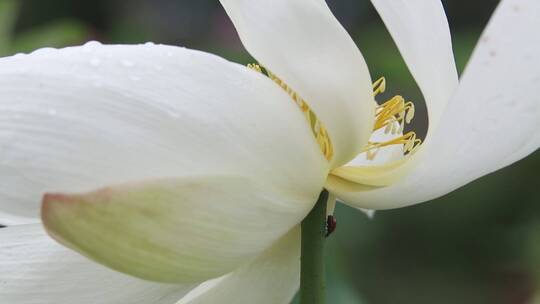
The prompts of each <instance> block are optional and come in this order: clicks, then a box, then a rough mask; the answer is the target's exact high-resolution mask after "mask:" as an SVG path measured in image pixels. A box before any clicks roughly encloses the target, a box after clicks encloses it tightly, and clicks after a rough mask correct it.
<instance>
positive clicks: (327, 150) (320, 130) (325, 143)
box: [248, 64, 334, 161]
mask: <svg viewBox="0 0 540 304" xmlns="http://www.w3.org/2000/svg"><path fill="white" fill-rule="evenodd" d="M248 68H250V69H252V70H254V71H257V72H259V73H261V74H264V75H266V76H268V78H270V79H271V80H272V81H274V82H275V83H276V84H277V85H279V86H280V87H281V88H282V89H283V90H284V91H285V92H287V94H289V96H290V97H291V98H292V100H293V101H294V102H295V103H296V104H297V105H298V107H299V108H300V110H301V111H302V113H304V116H305V117H306V119H307V121H308V124H309V126H310V128H311V131H312V132H313V136H314V137H315V140H316V141H317V143H318V144H319V146H320V148H321V152H322V153H323V155H324V157H326V159H327V160H329V161H330V160H331V159H332V156H333V155H334V148H333V146H332V142H331V140H330V136H329V135H328V131H327V130H326V128H325V127H324V125H323V123H322V122H321V121H320V120H319V119H318V118H317V115H316V114H315V112H313V111H312V110H311V108H310V107H309V105H308V104H307V102H306V101H305V100H304V99H303V98H302V97H300V95H298V93H296V92H295V91H294V90H293V89H292V88H291V87H289V85H287V84H286V83H285V82H284V81H283V80H281V79H280V78H279V77H277V76H276V75H274V74H273V73H272V72H270V71H269V70H268V69H266V68H264V67H262V66H260V65H258V64H248Z"/></svg>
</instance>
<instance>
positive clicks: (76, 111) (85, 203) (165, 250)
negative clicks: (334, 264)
mask: <svg viewBox="0 0 540 304" xmlns="http://www.w3.org/2000/svg"><path fill="white" fill-rule="evenodd" d="M221 2H222V4H223V6H224V7H225V9H226V10H227V12H228V14H229V16H230V17H231V19H232V20H233V22H234V24H235V26H236V28H237V30H238V32H239V34H240V37H241V39H242V42H243V43H244V45H245V46H246V48H247V50H248V51H249V52H250V53H251V54H252V55H253V56H254V57H255V58H256V59H257V60H258V61H259V62H260V63H261V64H263V65H264V66H265V67H267V68H268V69H269V70H270V71H272V73H273V74H270V77H266V76H265V75H263V74H261V73H258V72H257V71H253V70H252V69H248V68H245V67H243V66H240V65H237V64H234V63H231V62H228V61H226V60H224V59H221V58H218V57H216V56H213V55H210V54H207V53H203V52H198V51H193V50H187V49H183V48H178V47H171V46H163V45H153V44H147V45H137V46H127V45H116V46H104V45H100V44H98V43H89V44H87V45H85V46H81V47H74V48H66V49H62V50H54V49H42V50H39V51H36V52H34V53H32V54H30V55H20V56H14V57H9V58H4V59H1V60H0V98H1V99H0V177H1V180H2V182H1V183H0V210H1V212H2V213H1V214H0V221H2V222H4V223H8V224H11V225H14V226H12V227H8V228H4V229H0V302H2V303H14V304H19V303H74V302H76V303H82V304H84V303H95V302H96V301H97V302H99V303H104V304H111V303H175V302H176V301H178V300H179V299H181V300H180V302H179V303H183V304H186V303H190V304H193V303H263V304H264V303H269V304H270V303H271V304H275V303H287V301H289V300H290V299H291V298H292V296H293V295H294V293H295V292H296V290H297V288H298V281H299V259H298V258H299V238H300V235H299V228H298V224H299V223H300V221H301V220H302V218H303V217H304V216H305V215H306V214H307V213H308V212H309V211H310V209H311V208H312V207H313V205H314V202H315V201H316V199H317V196H318V195H319V193H320V191H321V190H322V189H323V187H324V188H326V189H328V190H329V191H330V192H331V193H332V194H333V195H335V196H337V197H338V198H339V199H341V200H342V201H344V202H346V203H348V204H350V205H351V206H354V207H357V208H371V209H384V208H395V207H401V206H406V205H410V204H414V203H420V202H423V201H426V200H429V199H432V198H435V197H438V196H441V195H444V194H445V193H448V192H450V191H452V190H454V189H456V188H457V187H460V186H462V185H464V184H466V183H468V182H470V181H472V180H474V179H476V178H478V177H481V176H483V175H485V174H487V173H490V172H492V171H494V170H497V169H499V168H502V167H504V166H507V165H509V164H511V163H513V162H515V161H517V160H519V159H521V158H523V157H525V156H526V155H528V154H530V153H532V152H534V151H535V150H537V148H538V147H539V146H540V134H539V133H538V132H535V130H536V129H537V128H538V126H539V123H540V102H539V100H538V98H537V96H536V94H534V91H533V92H531V90H535V89H536V87H537V86H538V84H539V82H540V56H539V55H538V54H539V53H540V36H538V35H533V34H532V33H533V32H534V29H536V28H537V27H538V25H539V23H540V19H539V18H540V2H538V1H537V0H503V1H502V3H501V4H500V5H499V8H498V9H497V10H496V12H495V15H494V17H493V18H492V20H491V21H490V23H489V25H488V27H487V29H486V30H485V32H484V34H483V36H482V38H481V40H480V42H479V44H478V46H477V47H476V50H475V52H474V54H473V56H472V59H471V61H470V62H469V65H468V67H467V69H466V72H465V73H464V75H463V77H462V79H461V81H460V83H459V86H458V79H457V73H456V69H455V65H454V59H453V55H452V49H451V42H450V35H449V30H448V25H447V21H446V18H445V15H444V11H443V8H442V5H441V3H440V2H439V1H421V0H372V2H373V3H374V5H375V7H376V8H377V10H378V11H379V13H380V15H381V16H382V18H383V19H384V21H385V23H386V25H387V26H388V28H389V30H390V31H391V33H392V36H393V37H394V39H395V41H396V43H397V45H398V47H399V49H400V51H401V53H402V55H403V57H404V58H405V61H406V62H407V64H408V66H409V68H410V71H411V73H412V74H413V76H414V77H415V79H416V80H417V82H418V85H419V87H420V89H421V90H422V93H423V95H424V97H425V100H426V103H427V107H428V110H429V111H428V112H429V122H430V125H429V131H428V135H427V137H426V139H425V141H424V143H423V144H421V145H420V146H418V141H416V140H415V137H414V136H412V135H411V134H409V135H407V134H405V135H403V136H401V134H396V135H394V137H397V139H395V141H394V142H397V143H399V144H398V145H390V143H391V142H390V143H389V142H387V143H379V144H375V143H373V142H368V139H369V138H370V136H371V135H370V134H371V133H372V131H373V130H374V129H377V131H376V132H375V133H376V134H375V135H374V136H373V138H376V137H380V136H382V135H381V134H380V133H382V131H381V130H384V128H389V129H392V126H397V124H400V123H402V121H403V120H408V118H410V117H406V116H407V115H411V114H408V113H410V110H409V109H410V108H409V105H408V104H406V103H404V102H403V100H401V99H400V98H399V97H398V98H396V99H394V100H393V101H391V102H390V103H387V104H385V106H384V107H379V108H378V109H377V110H376V109H375V103H374V99H373V92H372V85H371V78H370V75H369V72H368V69H367V66H366V64H365V63H364V60H363V58H362V56H361V54H360V52H359V51H358V49H357V47H356V46H355V45H354V43H353V41H352V40H351V38H350V37H349V36H348V34H347V33H346V31H345V30H344V29H343V28H342V27H341V26H340V24H339V23H338V22H337V21H336V20H335V18H334V16H333V15H332V13H331V12H330V10H329V9H328V7H327V5H326V3H325V2H324V1H323V0H272V1H270V0H259V1H253V0H249V1H248V0H222V1H221ZM361 43H362V42H361ZM363 43H369V41H366V42H363ZM255 69H257V67H255ZM273 75H277V76H279V78H277V76H273ZM269 78H272V79H269ZM276 83H278V84H280V85H281V87H280V86H278V85H276ZM381 84H382V83H381V82H379V83H377V84H376V90H379V89H380V85H381ZM284 89H285V90H284ZM291 97H292V98H291ZM291 99H292V100H294V101H295V102H293V101H292V100H291ZM298 105H300V106H301V107H299V106H298ZM306 116H307V117H308V118H309V119H308V121H309V123H308V121H306ZM375 116H376V117H375ZM383 127H384V128H383ZM390 131H391V130H390ZM398 133H399V132H398ZM314 135H315V137H314ZM383 136H386V137H388V136H392V135H391V134H383ZM372 141H373V139H372ZM404 148H405V150H411V151H409V153H406V155H404V152H403V151H404ZM375 151H378V153H377V154H375ZM396 151H398V153H397V154H396ZM321 152H322V153H321ZM368 152H369V153H368ZM366 154H369V155H367V156H369V158H373V157H374V158H373V161H370V160H366ZM96 189H97V190H96ZM88 191H91V192H88ZM45 192H48V193H51V192H62V193H82V194H48V195H46V196H45V198H44V200H43V213H42V217H43V219H44V222H45V225H46V227H47V228H48V232H49V233H50V234H51V235H52V236H54V237H55V238H56V239H58V240H60V242H62V243H63V244H65V245H67V246H68V247H70V248H72V249H75V250H76V251H78V252H80V253H82V254H84V255H86V256H87V257H90V258H91V259H93V260H95V261H98V262H100V263H101V264H104V265H106V266H109V267H110V268H112V269H115V270H118V271H120V272H124V273H127V274H130V275H132V276H136V277H139V278H142V279H145V280H149V281H155V282H160V283H151V282H147V281H143V280H140V279H138V278H133V277H130V276H126V275H124V274H121V273H119V272H115V271H113V270H109V269H107V268H104V267H102V266H100V265H98V264H94V263H92V262H89V261H87V260H86V259H85V258H82V257H80V256H79V255H77V254H76V253H74V252H72V251H70V250H69V249H65V248H64V247H61V246H59V245H57V244H56V243H54V242H53V241H52V240H50V239H48V238H47V237H46V236H45V233H44V231H43V230H42V229H41V228H40V224H32V223H36V222H37V220H35V218H38V216H39V210H40V202H41V198H42V194H43V193H45ZM216 277H219V278H218V279H214V280H211V279H212V278H216ZM208 280H210V281H208ZM203 282H204V283H203ZM199 283H203V284H202V285H200V286H199V287H197V288H195V289H193V287H194V286H197V285H198V284H199ZM269 290H270V291H271V292H268V291H269ZM188 292H189V293H188ZM186 294H187V295H186Z"/></svg>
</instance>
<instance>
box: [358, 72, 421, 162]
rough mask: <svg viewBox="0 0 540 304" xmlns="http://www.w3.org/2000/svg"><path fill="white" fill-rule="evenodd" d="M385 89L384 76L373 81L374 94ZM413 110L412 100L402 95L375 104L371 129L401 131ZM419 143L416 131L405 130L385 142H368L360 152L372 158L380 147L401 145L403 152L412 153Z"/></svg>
mask: <svg viewBox="0 0 540 304" xmlns="http://www.w3.org/2000/svg"><path fill="white" fill-rule="evenodd" d="M385 90H386V80H385V78H384V77H381V78H379V79H378V80H377V81H375V82H374V83H373V95H374V96H377V95H379V94H380V93H383V92H384V91H385ZM414 112H415V110H414V104H413V103H412V102H410V101H408V102H406V101H405V99H404V98H403V97H402V96H400V95H396V96H394V97H392V98H390V99H388V100H387V101H386V102H384V103H383V104H381V105H379V106H377V109H376V111H375V125H374V126H373V131H374V132H375V131H377V130H380V129H382V128H384V133H386V134H389V133H391V134H398V133H402V132H403V129H404V127H405V124H409V123H410V122H411V121H412V119H413V118H414ZM421 143H422V140H420V139H418V138H417V137H416V133H414V132H407V133H406V134H404V135H402V136H399V137H397V138H394V139H391V140H389V141H386V142H369V143H368V145H367V146H366V147H365V148H364V149H363V151H362V152H366V155H367V158H368V159H370V160H372V159H373V158H375V156H376V154H377V152H378V151H379V149H380V148H382V147H387V146H391V145H403V150H404V152H405V153H414V152H415V151H416V149H417V148H418V147H419V146H420V144H421Z"/></svg>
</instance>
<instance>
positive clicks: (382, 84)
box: [373, 77, 386, 96]
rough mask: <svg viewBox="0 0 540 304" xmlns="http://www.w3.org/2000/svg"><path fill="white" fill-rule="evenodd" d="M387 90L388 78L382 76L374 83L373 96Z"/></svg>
mask: <svg viewBox="0 0 540 304" xmlns="http://www.w3.org/2000/svg"><path fill="white" fill-rule="evenodd" d="M385 90H386V78H384V77H381V78H379V79H377V81H375V82H374V83H373V96H377V95H379V94H381V93H384V91H385Z"/></svg>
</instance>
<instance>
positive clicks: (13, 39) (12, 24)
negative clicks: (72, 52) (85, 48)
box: [0, 0, 88, 56]
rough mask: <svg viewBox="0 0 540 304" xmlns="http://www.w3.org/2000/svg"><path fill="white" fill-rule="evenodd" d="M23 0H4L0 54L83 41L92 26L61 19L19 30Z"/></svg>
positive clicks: (0, 4)
mask: <svg viewBox="0 0 540 304" xmlns="http://www.w3.org/2000/svg"><path fill="white" fill-rule="evenodd" d="M20 4H21V2H20V1H17V0H0V56H7V55H13V54H15V53H18V52H30V51H33V50H35V49H38V48H41V47H63V46H67V45H75V44H79V43H81V42H83V41H84V40H85V39H86V38H87V37H88V29H87V27H86V26H85V25H84V23H82V22H80V21H79V20H77V19H60V20H55V21H52V22H49V23H47V24H43V25H40V26H37V27H35V28H31V29H27V30H25V31H22V32H17V33H15V29H16V22H17V17H18V15H19V11H20Z"/></svg>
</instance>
